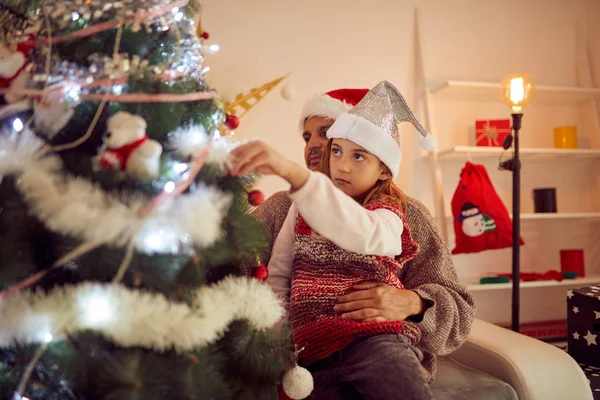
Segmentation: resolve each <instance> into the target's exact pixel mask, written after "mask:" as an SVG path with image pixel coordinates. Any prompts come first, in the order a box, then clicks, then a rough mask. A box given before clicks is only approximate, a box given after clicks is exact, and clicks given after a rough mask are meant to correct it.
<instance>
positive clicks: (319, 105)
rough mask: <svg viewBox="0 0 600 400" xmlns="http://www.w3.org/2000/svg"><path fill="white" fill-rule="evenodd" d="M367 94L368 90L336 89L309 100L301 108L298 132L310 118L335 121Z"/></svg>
mask: <svg viewBox="0 0 600 400" xmlns="http://www.w3.org/2000/svg"><path fill="white" fill-rule="evenodd" d="M368 92H369V89H336V90H331V91H329V92H327V93H324V94H320V95H318V96H315V97H313V98H311V99H309V100H308V101H307V102H306V103H304V107H303V108H302V114H301V115H300V130H302V129H304V122H305V121H306V119H307V118H310V117H323V118H331V119H336V118H337V117H339V116H340V115H342V114H343V113H345V112H348V111H350V109H351V108H352V107H354V106H355V105H356V104H358V102H359V101H360V100H361V99H362V98H363V97H365V95H366V94H367V93H368Z"/></svg>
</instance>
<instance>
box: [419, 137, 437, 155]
mask: <svg viewBox="0 0 600 400" xmlns="http://www.w3.org/2000/svg"><path fill="white" fill-rule="evenodd" d="M421 147H422V148H423V149H425V150H427V151H431V150H433V149H435V148H436V147H437V142H436V141H435V139H434V138H433V136H431V134H430V133H427V135H425V137H424V138H423V139H421Z"/></svg>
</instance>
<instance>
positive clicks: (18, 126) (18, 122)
mask: <svg viewBox="0 0 600 400" xmlns="http://www.w3.org/2000/svg"><path fill="white" fill-rule="evenodd" d="M23 128H24V126H23V121H21V120H20V119H19V118H15V120H14V121H13V129H14V130H15V131H17V132H21V131H22V130H23Z"/></svg>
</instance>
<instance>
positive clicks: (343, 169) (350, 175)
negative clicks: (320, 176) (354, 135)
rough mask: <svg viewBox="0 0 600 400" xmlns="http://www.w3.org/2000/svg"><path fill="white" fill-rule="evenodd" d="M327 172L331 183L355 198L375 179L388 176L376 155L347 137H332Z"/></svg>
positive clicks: (383, 178) (365, 191)
mask: <svg viewBox="0 0 600 400" xmlns="http://www.w3.org/2000/svg"><path fill="white" fill-rule="evenodd" d="M329 173H330V175H331V180H332V181H333V184H334V185H335V186H336V187H338V188H339V189H341V190H342V192H344V193H346V194H347V195H348V196H350V197H352V198H355V199H356V198H359V197H360V196H362V195H364V194H366V193H368V192H369V191H370V190H371V188H372V187H373V186H374V185H375V184H376V183H377V181H379V180H385V179H388V178H389V177H390V172H389V170H388V169H387V168H386V167H385V165H384V164H382V163H381V161H380V160H379V158H377V156H375V155H373V154H371V153H369V152H368V151H367V150H365V149H364V148H363V147H361V146H359V145H357V144H355V143H354V142H351V141H349V140H347V139H333V142H332V144H331V154H330V157H329Z"/></svg>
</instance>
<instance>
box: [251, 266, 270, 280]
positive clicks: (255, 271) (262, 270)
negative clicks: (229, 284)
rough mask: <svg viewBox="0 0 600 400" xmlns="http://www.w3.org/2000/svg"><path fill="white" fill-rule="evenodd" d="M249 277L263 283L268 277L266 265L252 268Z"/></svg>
mask: <svg viewBox="0 0 600 400" xmlns="http://www.w3.org/2000/svg"><path fill="white" fill-rule="evenodd" d="M250 275H251V276H252V277H254V278H256V279H258V280H259V281H265V280H267V278H268V277H269V269H268V268H267V266H266V265H263V264H261V265H257V266H256V267H252V269H251V270H250Z"/></svg>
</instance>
